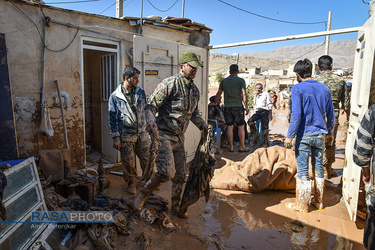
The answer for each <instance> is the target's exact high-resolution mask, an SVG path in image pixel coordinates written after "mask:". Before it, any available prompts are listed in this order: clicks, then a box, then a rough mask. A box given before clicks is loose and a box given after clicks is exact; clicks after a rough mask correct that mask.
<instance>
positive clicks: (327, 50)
mask: <svg viewBox="0 0 375 250" xmlns="http://www.w3.org/2000/svg"><path fill="white" fill-rule="evenodd" d="M331 21H332V11H330V12H329V13H328V25H327V31H330V30H331ZM330 40H331V37H330V35H327V36H326V50H325V53H324V54H325V55H329V43H330Z"/></svg>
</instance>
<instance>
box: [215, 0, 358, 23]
mask: <svg viewBox="0 0 375 250" xmlns="http://www.w3.org/2000/svg"><path fill="white" fill-rule="evenodd" d="M218 1H219V2H222V3H223V4H226V5H228V6H230V7H232V8H235V9H238V10H240V11H243V12H246V13H249V14H251V15H254V16H257V17H261V18H264V19H268V20H272V21H277V22H282V23H290V24H319V23H326V21H321V22H312V23H300V22H291V21H285V20H280V19H275V18H271V17H266V16H262V15H259V14H256V13H254V12H250V11H248V10H244V9H241V8H239V7H237V6H234V5H231V4H229V3H227V2H224V1H222V0H218ZM362 1H363V0H362Z"/></svg>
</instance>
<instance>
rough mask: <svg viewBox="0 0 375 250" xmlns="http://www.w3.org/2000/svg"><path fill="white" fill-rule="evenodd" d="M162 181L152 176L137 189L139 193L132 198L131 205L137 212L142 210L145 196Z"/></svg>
mask: <svg viewBox="0 0 375 250" xmlns="http://www.w3.org/2000/svg"><path fill="white" fill-rule="evenodd" d="M161 184H162V182H161V181H160V180H159V178H157V177H155V176H154V177H152V179H150V180H148V181H147V182H146V184H145V186H144V187H143V188H142V189H141V190H139V194H138V195H137V197H136V198H135V199H134V204H133V207H134V209H135V210H137V211H138V212H139V211H141V210H142V208H143V205H144V204H145V201H146V199H147V196H148V195H149V194H151V192H152V191H154V190H155V189H157V188H158V187H160V185H161Z"/></svg>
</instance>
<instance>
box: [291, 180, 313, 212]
mask: <svg viewBox="0 0 375 250" xmlns="http://www.w3.org/2000/svg"><path fill="white" fill-rule="evenodd" d="M310 199H311V181H310V180H308V181H305V180H301V179H298V178H297V184H296V202H294V203H291V202H289V203H286V204H285V206H286V207H287V208H289V209H292V210H295V211H298V212H304V213H308V212H309V203H310Z"/></svg>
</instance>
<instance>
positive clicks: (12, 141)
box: [0, 33, 18, 161]
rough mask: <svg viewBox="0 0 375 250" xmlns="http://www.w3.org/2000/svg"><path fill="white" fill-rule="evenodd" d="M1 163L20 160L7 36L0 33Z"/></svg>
mask: <svg viewBox="0 0 375 250" xmlns="http://www.w3.org/2000/svg"><path fill="white" fill-rule="evenodd" d="M0 86H1V87H0V107H1V108H0V145H1V147H0V161H6V160H13V159H17V158H18V147H17V138H16V125H15V120H14V114H13V102H12V92H11V85H10V78H9V68H8V59H7V47H6V42H5V34H2V33H0Z"/></svg>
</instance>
